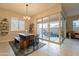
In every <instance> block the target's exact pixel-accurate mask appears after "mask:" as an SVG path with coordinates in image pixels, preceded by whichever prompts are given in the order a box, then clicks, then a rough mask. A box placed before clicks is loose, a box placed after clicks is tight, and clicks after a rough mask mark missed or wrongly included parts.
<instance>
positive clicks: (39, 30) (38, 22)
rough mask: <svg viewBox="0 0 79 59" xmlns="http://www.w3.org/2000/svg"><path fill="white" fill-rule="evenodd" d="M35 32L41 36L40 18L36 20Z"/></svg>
mask: <svg viewBox="0 0 79 59" xmlns="http://www.w3.org/2000/svg"><path fill="white" fill-rule="evenodd" d="M37 34H38V35H39V38H42V19H38V20H37Z"/></svg>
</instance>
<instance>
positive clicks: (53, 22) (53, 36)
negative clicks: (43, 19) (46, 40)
mask: <svg viewBox="0 0 79 59" xmlns="http://www.w3.org/2000/svg"><path fill="white" fill-rule="evenodd" d="M50 41H53V42H59V15H58V14H57V15H51V16H50Z"/></svg>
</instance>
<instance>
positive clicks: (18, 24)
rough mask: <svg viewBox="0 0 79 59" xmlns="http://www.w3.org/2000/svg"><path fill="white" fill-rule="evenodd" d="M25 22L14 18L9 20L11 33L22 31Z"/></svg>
mask: <svg viewBox="0 0 79 59" xmlns="http://www.w3.org/2000/svg"><path fill="white" fill-rule="evenodd" d="M24 30H25V21H24V20H22V19H18V18H16V17H12V18H11V31H24Z"/></svg>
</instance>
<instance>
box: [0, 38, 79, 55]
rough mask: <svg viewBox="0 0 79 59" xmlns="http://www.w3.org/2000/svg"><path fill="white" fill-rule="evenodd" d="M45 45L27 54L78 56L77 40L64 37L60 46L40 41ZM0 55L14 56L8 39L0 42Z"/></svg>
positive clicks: (78, 42) (78, 44) (78, 41)
mask: <svg viewBox="0 0 79 59" xmlns="http://www.w3.org/2000/svg"><path fill="white" fill-rule="evenodd" d="M41 42H43V43H46V45H45V46H44V47H42V48H40V49H39V50H37V51H35V52H33V53H32V54H30V55H29V56H79V40H77V39H65V41H64V43H63V44H62V45H61V46H60V45H58V44H55V43H50V42H47V41H41ZM0 56H15V54H14V52H13V50H12V48H11V47H10V45H9V43H8V41H6V42H0Z"/></svg>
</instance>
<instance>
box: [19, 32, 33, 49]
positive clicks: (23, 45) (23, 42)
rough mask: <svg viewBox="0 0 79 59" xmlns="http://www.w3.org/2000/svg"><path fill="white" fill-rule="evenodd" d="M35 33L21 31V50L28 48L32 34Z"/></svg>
mask: <svg viewBox="0 0 79 59" xmlns="http://www.w3.org/2000/svg"><path fill="white" fill-rule="evenodd" d="M31 35H34V34H24V33H19V36H20V42H19V46H20V50H24V49H25V48H28V46H29V43H30V41H29V40H30V36H31Z"/></svg>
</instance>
